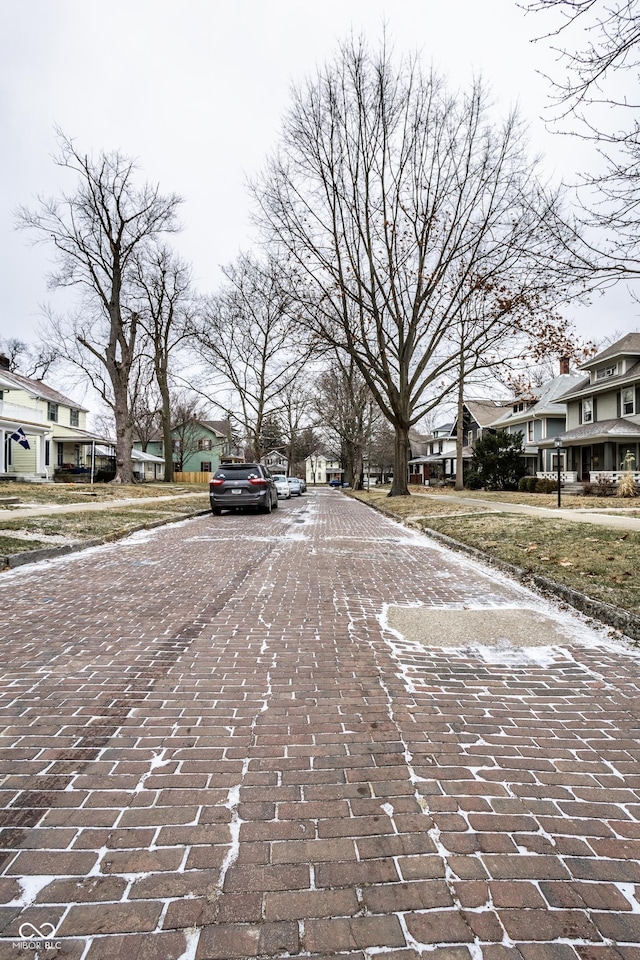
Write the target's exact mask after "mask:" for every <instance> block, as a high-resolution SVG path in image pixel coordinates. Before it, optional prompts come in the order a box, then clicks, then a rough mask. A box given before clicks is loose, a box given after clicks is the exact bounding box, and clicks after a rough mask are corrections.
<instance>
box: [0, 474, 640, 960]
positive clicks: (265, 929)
mask: <svg viewBox="0 0 640 960" xmlns="http://www.w3.org/2000/svg"><path fill="white" fill-rule="evenodd" d="M0 593H1V599H2V606H3V609H4V611H5V615H4V628H3V630H2V634H3V639H2V658H3V671H2V682H1V686H0V693H1V696H2V701H1V702H2V708H3V710H2V713H3V729H2V737H1V744H0V749H1V756H0V760H1V767H0V773H1V774H2V788H1V789H2V810H3V812H2V823H1V826H2V832H1V836H2V856H1V858H0V862H1V864H2V874H1V876H0V892H1V894H2V907H0V916H1V920H2V933H1V935H0V937H1V939H0V957H1V958H5V957H12V958H14V960H15V958H19V957H20V956H25V957H27V956H29V957H34V956H35V957H39V958H43V957H47V958H53V957H65V958H67V957H69V958H74V960H75V958H77V960H85V958H87V960H133V958H137V960H209V958H211V960H214V958H224V960H230V958H250V957H267V958H277V960H282V958H285V957H286V958H290V957H308V958H314V960H320V958H329V957H340V958H344V960H365V958H373V957H375V958H388V960H417V958H424V960H575V958H581V960H619V958H624V960H640V947H639V946H638V944H639V943H640V863H639V858H638V852H639V849H640V764H639V762H638V760H639V753H640V747H639V742H638V732H639V728H640V723H639V712H640V698H639V689H640V672H639V669H638V653H637V651H636V650H635V649H634V648H633V647H631V646H630V645H629V644H627V643H626V642H625V641H624V639H623V638H620V637H616V636H613V635H612V634H611V631H609V630H607V629H605V628H598V627H597V626H595V625H593V624H590V623H588V622H587V621H585V620H584V619H582V618H580V617H579V616H578V615H574V614H572V613H571V612H569V611H568V610H566V609H562V608H561V607H560V605H554V604H552V603H549V602H547V601H544V600H542V599H541V598H539V597H537V596H535V595H534V594H532V593H529V592H528V591H527V590H526V589H525V588H523V587H521V586H519V585H517V584H516V583H512V582H510V581H508V580H507V579H505V578H504V577H503V576H502V575H500V574H497V573H495V572H494V571H491V570H490V569H489V568H482V567H480V566H478V565H477V564H475V563H473V562H471V561H470V560H467V559H463V558H461V557H459V556H457V555H456V554H453V553H450V552H448V551H446V550H445V549H443V548H441V547H440V546H438V545H436V544H435V543H434V542H433V541H430V540H429V539H428V538H426V537H423V536H421V535H419V534H417V533H414V532H413V531H411V530H408V529H406V528H404V527H402V526H400V525H398V524H396V523H393V522H392V521H390V520H387V519H386V518H384V517H382V516H380V515H379V514H377V513H375V512H374V511H372V510H370V509H369V508H367V507H366V506H364V505H362V504H360V503H358V502H356V501H354V500H350V499H349V498H347V497H345V496H343V495H342V494H341V493H339V492H337V491H329V490H321V491H312V490H310V492H309V493H308V494H307V495H306V496H305V497H302V498H300V499H297V500H295V501H288V502H285V503H281V504H280V508H279V510H278V511H276V512H274V513H273V514H272V515H271V516H266V515H261V516H255V515H249V514H244V515H240V514H238V515H228V514H225V515H223V516H222V517H212V516H210V515H208V516H203V517H199V518H196V519H193V520H188V521H185V522H182V523H180V524H175V525H171V526H167V527H163V528H160V529H156V530H154V531H152V532H146V533H142V534H136V535H134V536H132V537H130V538H128V539H126V540H123V541H120V542H118V543H115V544H111V545H107V546H103V547H98V548H93V549H91V550H88V551H85V552H83V553H78V554H75V555H73V556H71V557H66V558H64V559H59V560H55V561H50V562H44V563H40V564H34V565H29V566H25V567H22V568H19V569H17V570H14V571H11V572H9V573H5V574H3V575H2V577H1V578H0Z"/></svg>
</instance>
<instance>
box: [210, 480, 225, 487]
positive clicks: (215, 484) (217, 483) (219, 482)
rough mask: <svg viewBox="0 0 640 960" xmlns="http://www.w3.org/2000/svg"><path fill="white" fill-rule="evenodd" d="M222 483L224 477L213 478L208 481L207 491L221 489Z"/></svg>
mask: <svg viewBox="0 0 640 960" xmlns="http://www.w3.org/2000/svg"><path fill="white" fill-rule="evenodd" d="M223 483H224V477H214V478H213V480H210V481H209V489H211V487H221V486H222V484H223Z"/></svg>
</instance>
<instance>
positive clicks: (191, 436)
mask: <svg viewBox="0 0 640 960" xmlns="http://www.w3.org/2000/svg"><path fill="white" fill-rule="evenodd" d="M171 434H172V437H173V449H172V451H171V453H172V456H173V469H174V471H175V472H177V473H215V471H216V470H217V469H218V467H219V466H220V463H221V461H222V460H229V459H242V457H239V456H237V455H236V452H235V446H234V441H233V437H232V434H231V427H230V424H229V421H228V420H198V419H196V418H191V419H189V420H185V421H184V422H183V423H179V424H177V425H176V426H175V427H174V428H173V429H172V431H171ZM145 446H146V450H145V452H146V453H148V454H151V455H152V456H154V457H158V458H161V459H163V460H164V439H163V436H162V433H161V432H160V431H158V432H157V433H155V434H154V435H153V436H152V438H151V439H150V440H149V441H148V442H147V443H146V445H145ZM141 449H142V443H141V441H140V440H136V441H135V442H134V451H135V450H141Z"/></svg>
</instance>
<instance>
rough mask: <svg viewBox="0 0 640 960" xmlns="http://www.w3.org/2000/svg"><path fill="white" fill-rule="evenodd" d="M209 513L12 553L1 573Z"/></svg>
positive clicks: (3, 560) (0, 567)
mask: <svg viewBox="0 0 640 960" xmlns="http://www.w3.org/2000/svg"><path fill="white" fill-rule="evenodd" d="M208 513H211V510H208V509H207V510H196V511H194V513H187V514H184V515H183V516H181V517H171V518H168V519H167V518H165V519H164V520H150V521H149V522H148V523H140V524H138V525H137V526H135V527H130V528H129V529H128V530H121V531H118V532H117V533H109V534H107V536H105V537H99V538H98V539H96V540H82V541H79V542H78V543H65V544H63V545H62V546H60V547H43V548H42V549H41V550H24V551H23V552H21V553H11V554H9V555H8V556H0V573H1V572H2V571H3V570H13V569H14V568H15V567H21V566H24V564H25V563H38V562H39V561H40V560H53V559H56V558H57V557H65V556H67V555H68V554H70V553H80V552H81V551H82V550H88V549H89V548H90V547H101V546H103V545H104V544H105V543H113V542H115V541H116V540H124V538H125V537H128V536H129V535H130V534H132V533H139V532H140V530H153V529H154V527H165V526H167V524H169V523H180V522H181V521H182V520H191V519H193V518H194V517H202V516H205V515H206V514H208Z"/></svg>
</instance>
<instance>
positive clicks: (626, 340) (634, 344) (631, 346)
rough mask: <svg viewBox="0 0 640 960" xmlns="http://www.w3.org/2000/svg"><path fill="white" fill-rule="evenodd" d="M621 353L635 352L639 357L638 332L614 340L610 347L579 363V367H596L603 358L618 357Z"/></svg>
mask: <svg viewBox="0 0 640 960" xmlns="http://www.w3.org/2000/svg"><path fill="white" fill-rule="evenodd" d="M623 354H626V355H627V356H628V355H629V354H632V355H633V354H637V355H638V356H639V357H640V333H638V332H636V333H628V334H627V335H626V336H625V337H622V339H621V340H616V342H615V343H612V344H611V346H610V347H607V348H606V349H605V350H602V351H601V353H597V354H596V355H595V357H591V359H590V360H587V361H586V362H585V363H583V364H581V365H580V369H584V370H590V369H591V367H597V366H599V364H600V363H602V361H603V360H609V359H610V358H612V357H619V356H622V355H623Z"/></svg>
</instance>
